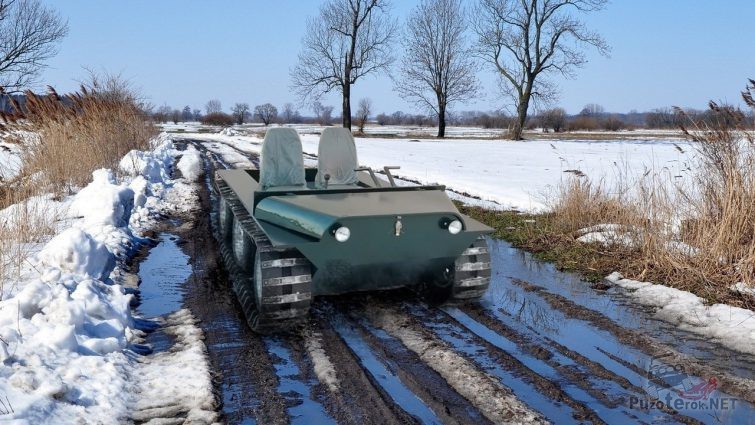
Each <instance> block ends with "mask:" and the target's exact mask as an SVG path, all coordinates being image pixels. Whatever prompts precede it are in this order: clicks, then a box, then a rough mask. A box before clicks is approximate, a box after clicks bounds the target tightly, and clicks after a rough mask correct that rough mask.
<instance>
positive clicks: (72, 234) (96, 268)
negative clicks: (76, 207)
mask: <svg viewBox="0 0 755 425" xmlns="http://www.w3.org/2000/svg"><path fill="white" fill-rule="evenodd" d="M37 258H38V260H39V264H41V265H42V266H47V267H54V268H57V269H60V270H63V271H66V272H69V273H74V274H80V275H85V276H88V277H91V278H94V279H100V280H105V279H107V278H108V276H110V272H112V271H113V268H115V257H114V256H113V254H111V253H110V251H108V249H107V248H106V247H105V245H104V244H103V243H101V242H98V241H96V240H94V238H92V237H91V236H90V235H89V234H88V233H86V232H84V231H83V230H81V229H79V228H77V227H72V228H70V229H68V230H65V231H63V233H60V234H59V235H57V236H55V237H54V238H52V240H51V241H50V242H48V243H47V245H45V247H44V248H42V251H41V252H40V253H39V254H38V255H37Z"/></svg>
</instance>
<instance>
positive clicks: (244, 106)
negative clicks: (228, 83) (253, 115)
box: [231, 103, 249, 124]
mask: <svg viewBox="0 0 755 425" xmlns="http://www.w3.org/2000/svg"><path fill="white" fill-rule="evenodd" d="M231 112H233V117H234V118H236V124H243V123H244V120H245V119H246V115H247V114H248V113H249V104H248V103H237V104H235V105H233V108H231Z"/></svg>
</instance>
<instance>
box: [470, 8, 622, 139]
mask: <svg viewBox="0 0 755 425" xmlns="http://www.w3.org/2000/svg"><path fill="white" fill-rule="evenodd" d="M606 3H607V0H479V3H478V4H477V7H476V8H475V11H474V15H475V21H474V25H473V28H474V31H475V33H476V34H477V39H478V40H477V50H478V53H479V55H480V57H481V58H483V59H484V60H485V61H487V62H489V63H490V64H491V65H492V66H493V68H494V69H495V70H496V71H498V73H499V74H500V77H501V85H502V87H503V88H504V91H505V93H506V94H508V95H510V96H511V97H512V98H513V100H514V103H515V105H516V120H515V121H514V125H513V128H512V129H511V133H510V137H511V138H512V139H515V140H519V139H521V138H522V129H523V128H524V124H525V122H526V120H527V113H528V111H529V109H530V107H531V106H532V103H533V102H537V101H544V102H546V103H547V102H549V101H551V100H553V99H554V98H555V96H556V89H555V87H554V86H553V85H552V84H550V82H549V81H548V79H547V76H548V75H555V74H560V75H562V76H565V77H571V76H573V75H574V72H575V70H576V68H579V67H581V66H582V65H584V64H585V62H586V59H585V55H584V52H583V51H584V49H585V48H587V47H595V48H596V49H597V50H598V52H600V53H601V54H604V55H607V54H608V52H609V47H608V45H607V44H606V42H605V41H604V40H603V38H602V37H601V36H600V35H598V34H597V33H595V32H592V31H589V30H588V29H586V28H585V25H584V24H583V23H582V21H580V20H578V19H577V18H575V17H574V16H573V15H572V13H589V12H595V11H598V10H601V9H603V8H604V7H605V5H606Z"/></svg>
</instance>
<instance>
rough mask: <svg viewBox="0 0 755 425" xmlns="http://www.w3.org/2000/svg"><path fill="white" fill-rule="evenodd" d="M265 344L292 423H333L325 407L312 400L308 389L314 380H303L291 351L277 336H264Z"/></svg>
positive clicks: (304, 424) (313, 383) (303, 424)
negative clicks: (271, 358)
mask: <svg viewBox="0 0 755 425" xmlns="http://www.w3.org/2000/svg"><path fill="white" fill-rule="evenodd" d="M264 341H265V346H266V347H267V349H268V352H269V353H270V354H271V355H272V357H273V366H274V367H275V374H276V375H278V380H279V385H278V392H279V393H280V394H281V395H282V396H283V397H284V399H285V400H286V403H287V405H288V406H289V407H288V413H289V415H290V419H291V423H292V424H302V425H306V424H315V423H316V424H334V425H335V423H336V422H335V421H334V420H333V418H331V417H330V415H328V413H327V412H326V411H325V408H324V407H323V406H322V405H321V404H320V403H318V402H316V401H314V400H312V398H311V392H310V390H309V388H310V386H311V385H316V382H303V381H302V380H301V372H300V371H299V367H298V366H297V365H296V363H295V362H294V360H293V359H292V357H291V351H290V350H289V349H288V348H287V347H286V346H285V345H284V344H283V342H282V341H281V340H280V339H279V338H274V337H271V338H265V339H264Z"/></svg>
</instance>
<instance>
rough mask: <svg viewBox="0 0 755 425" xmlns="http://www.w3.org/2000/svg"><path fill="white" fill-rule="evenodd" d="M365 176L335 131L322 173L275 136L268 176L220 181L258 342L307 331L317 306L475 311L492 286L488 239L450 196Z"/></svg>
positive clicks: (270, 138)
mask: <svg viewBox="0 0 755 425" xmlns="http://www.w3.org/2000/svg"><path fill="white" fill-rule="evenodd" d="M386 176H387V177H388V180H389V181H384V180H381V179H380V178H378V177H377V175H376V174H375V173H374V172H373V171H372V170H370V169H368V168H361V167H359V163H358V161H357V155H356V145H355V143H354V138H353V136H352V135H351V132H350V131H349V130H348V129H343V128H334V127H329V128H327V129H325V130H324V131H323V134H322V137H321V138H320V144H319V148H318V166H317V168H316V169H315V168H307V169H305V168H304V162H303V153H302V147H301V140H300V139H299V135H298V134H297V133H296V131H295V130H293V129H290V128H273V129H270V130H268V132H267V134H266V135H265V140H264V142H263V145H262V154H261V164H260V169H259V170H257V169H254V170H243V169H236V170H222V171H218V172H217V175H216V178H215V185H216V189H217V192H218V194H219V197H218V236H219V241H220V248H221V254H222V257H223V262H224V264H225V265H226V268H227V270H228V272H229V275H230V276H231V281H232V283H233V289H234V292H235V293H236V295H237V297H238V299H239V302H240V303H241V306H242V308H243V310H244V314H245V315H246V317H247V320H248V322H249V324H250V326H251V327H252V329H254V330H255V331H258V332H268V331H278V330H281V329H284V328H289V327H291V326H292V325H293V324H295V323H299V322H301V321H302V320H304V319H305V318H306V317H307V316H308V314H309V309H310V305H311V302H312V298H313V297H314V296H318V295H335V294H343V293H347V292H354V291H369V290H378V289H389V288H398V287H411V288H416V289H418V290H419V292H420V293H424V294H427V295H429V296H428V297H427V298H428V300H437V301H438V302H440V301H444V300H452V301H458V302H467V301H474V300H477V299H479V297H480V296H482V294H484V293H485V290H486V289H487V287H488V285H489V282H490V275H491V271H490V256H489V254H488V251H487V245H486V243H485V240H484V239H483V238H482V235H484V234H487V233H490V232H491V231H492V229H490V228H489V227H487V226H484V225H483V224H481V223H479V222H477V221H475V220H473V219H471V218H469V217H466V216H464V215H462V214H460V213H459V211H458V209H457V208H456V206H455V205H454V204H453V203H452V202H451V200H450V199H449V198H448V196H446V192H445V188H444V187H443V186H397V185H396V184H395V181H394V179H393V177H392V176H391V174H390V167H386Z"/></svg>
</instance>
